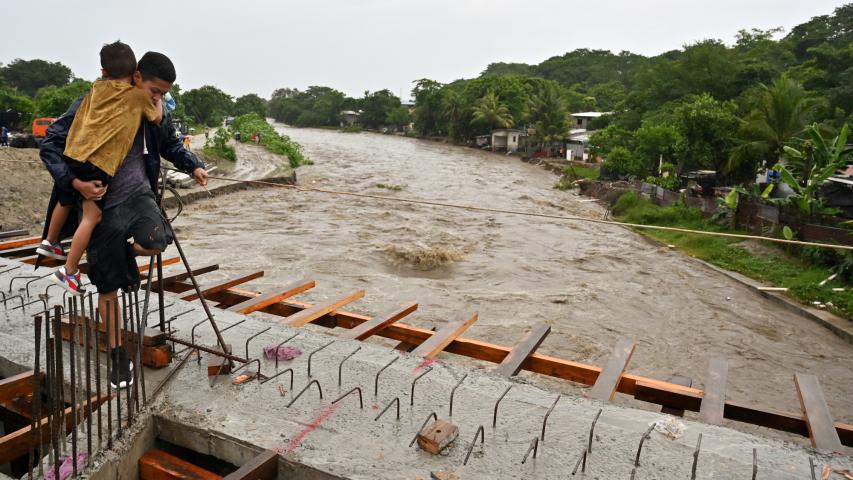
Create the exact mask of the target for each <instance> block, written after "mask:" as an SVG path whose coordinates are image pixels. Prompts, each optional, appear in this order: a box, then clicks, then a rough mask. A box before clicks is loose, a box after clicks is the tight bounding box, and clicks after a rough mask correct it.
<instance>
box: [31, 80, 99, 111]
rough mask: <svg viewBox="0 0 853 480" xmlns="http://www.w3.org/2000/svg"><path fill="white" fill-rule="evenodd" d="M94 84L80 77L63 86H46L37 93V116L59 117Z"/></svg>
mask: <svg viewBox="0 0 853 480" xmlns="http://www.w3.org/2000/svg"><path fill="white" fill-rule="evenodd" d="M91 88H92V84H91V83H89V82H87V81H86V80H80V79H79V78H78V79H76V80H74V81H73V82H71V83H69V84H66V85H63V86H61V87H54V86H50V87H44V88H42V89H41V90H39V91H38V93H36V96H35V98H34V99H33V101H34V103H35V116H36V117H58V116H60V115H62V114H63V113H65V112H66V111H67V110H68V107H70V106H71V104H72V103H74V100H77V99H78V98H79V97H81V96H83V95H84V94H86V93H88V92H89V90H90V89H91Z"/></svg>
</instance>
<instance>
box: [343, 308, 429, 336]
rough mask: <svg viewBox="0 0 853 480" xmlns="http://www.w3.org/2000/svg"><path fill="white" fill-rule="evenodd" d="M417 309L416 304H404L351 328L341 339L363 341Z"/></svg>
mask: <svg viewBox="0 0 853 480" xmlns="http://www.w3.org/2000/svg"><path fill="white" fill-rule="evenodd" d="M417 309H418V304H417V303H415V302H408V303H404V304H403V305H402V306H400V307H394V308H392V309H390V310H388V311H385V312H382V313H380V314H379V315H377V316H375V317H373V318H372V319H370V320H369V321H367V322H364V323H362V324H361V325H359V326H357V327H355V328H351V329H349V330H347V331H346V332H344V333H342V334H341V337H342V338H351V339H355V340H364V339H365V338H368V337H370V336H371V335H373V334H374V333H376V332H378V331H380V330H382V329H383V328H385V327H387V326H388V325H391V324H392V323H395V322H397V321H398V320H400V319H401V318H403V317H405V316H406V315H409V314H410V313H412V312H414V311H415V310H417Z"/></svg>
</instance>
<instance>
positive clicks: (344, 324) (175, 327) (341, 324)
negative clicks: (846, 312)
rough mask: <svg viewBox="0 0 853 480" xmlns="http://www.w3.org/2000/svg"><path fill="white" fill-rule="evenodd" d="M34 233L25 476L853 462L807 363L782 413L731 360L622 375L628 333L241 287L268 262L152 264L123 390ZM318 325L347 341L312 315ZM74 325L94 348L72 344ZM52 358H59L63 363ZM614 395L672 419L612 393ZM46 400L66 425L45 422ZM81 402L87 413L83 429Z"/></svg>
mask: <svg viewBox="0 0 853 480" xmlns="http://www.w3.org/2000/svg"><path fill="white" fill-rule="evenodd" d="M35 241H37V240H36V239H25V240H19V241H16V242H15V243H13V242H7V243H5V244H0V249H2V250H1V251H0V256H2V257H3V258H0V289H2V291H3V303H4V305H3V306H2V307H0V309H1V310H0V312H2V315H0V325H3V326H4V327H5V328H3V330H2V332H0V345H2V350H1V351H2V354H0V375H2V377H4V378H5V380H2V383H0V404H2V407H3V409H4V412H5V415H6V416H5V417H4V418H12V417H13V416H14V415H17V416H18V417H16V418H17V420H18V422H19V423H21V422H23V423H25V424H26V423H27V422H28V423H29V427H21V428H20V429H18V430H16V431H15V432H10V431H9V429H8V428H7V429H5V430H4V432H3V433H4V435H5V436H4V437H3V438H2V440H0V445H2V448H0V453H2V452H12V451H15V452H26V454H24V455H18V456H16V457H14V458H10V459H7V460H6V461H9V460H12V461H13V462H17V466H16V467H15V468H16V469H17V470H14V469H13V468H12V466H11V464H10V466H9V467H10V468H9V470H8V471H9V472H10V473H12V472H13V470H14V473H16V476H18V477H20V476H21V475H23V476H26V475H27V474H28V472H27V473H24V472H23V470H21V462H22V460H21V458H22V457H23V458H24V463H23V464H24V466H25V467H28V465H27V461H26V457H27V456H28V455H30V456H32V457H33V458H42V459H43V464H42V466H41V471H43V472H45V471H47V470H50V469H52V468H53V464H51V463H49V462H50V456H51V455H52V456H54V457H57V456H61V454H62V452H67V453H68V454H73V453H74V452H75V449H76V452H85V453H91V454H92V456H91V458H90V459H88V461H87V463H86V464H81V468H80V472H78V473H81V472H83V471H85V473H86V474H87V475H89V476H90V477H91V478H105V479H106V478H161V477H159V476H158V475H160V474H162V473H163V472H166V471H169V470H170V469H185V470H182V471H183V474H185V475H186V477H185V478H319V479H326V478H388V479H401V478H430V476H431V475H434V476H435V478H454V477H453V476H452V475H456V476H458V478H543V479H546V478H567V477H571V476H576V477H578V478H626V479H627V478H638V479H641V478H774V479H803V478H812V477H814V476H820V472H821V469H822V468H823V467H824V466H829V467H830V468H831V469H834V470H838V471H843V470H845V469H851V468H853V460H851V458H850V457H849V456H848V455H849V449H848V448H847V447H849V446H850V445H853V426H850V425H846V424H840V423H837V422H836V423H834V422H833V421H832V418H831V416H830V413H829V411H828V409H827V408H826V405H825V402H823V401H822V394H821V392H820V387H819V385H817V384H816V381H815V380H814V378H813V377H812V376H810V375H807V374H799V375H797V377H796V380H797V385H798V388H799V394H800V398H801V401H802V403H803V411H802V412H799V413H783V412H776V411H773V410H771V409H767V408H760V407H756V406H749V405H743V404H738V403H735V402H731V401H727V400H726V398H725V384H726V375H727V368H726V363H725V360H724V359H712V361H711V362H710V365H709V380H708V381H706V385H707V387H706V389H705V391H702V390H699V389H695V388H691V387H686V386H682V385H678V384H675V383H670V382H663V381H659V380H654V379H649V378H644V377H640V376H636V375H631V374H627V373H625V370H626V369H627V367H628V365H629V362H630V358H631V355H632V353H633V351H634V348H635V345H634V342H633V341H631V340H630V339H625V340H623V341H621V342H619V344H617V345H616V346H614V351H613V354H612V355H611V357H610V359H609V360H608V362H607V363H606V364H605V365H604V366H602V367H601V368H599V367H596V366H591V365H583V364H579V363H575V362H571V361H568V360H563V359H558V358H554V357H548V356H544V355H540V354H537V353H535V350H536V348H537V347H538V345H539V344H540V343H541V342H542V341H543V340H544V339H545V338H546V336H547V335H548V332H549V328H548V327H546V326H539V327H536V328H534V329H532V330H531V331H530V332H528V334H527V335H526V336H525V337H524V338H522V339H520V341H519V343H518V344H517V345H515V346H513V347H505V346H500V345H493V344H488V343H484V342H479V341H476V340H470V339H465V338H464V337H462V336H461V335H462V333H463V332H464V331H465V329H466V328H468V327H469V326H470V325H471V324H473V323H474V322H475V321H476V320H477V314H476V312H465V313H464V314H463V315H461V316H460V317H459V318H458V319H457V320H455V321H452V322H450V323H448V325H447V326H446V327H445V328H442V329H440V330H439V331H437V332H432V331H429V330H423V329H419V328H415V327H411V326H408V325H405V324H404V323H401V322H400V320H401V319H404V317H406V316H407V315H409V314H411V313H412V312H414V311H415V310H416V309H417V304H416V303H414V302H411V303H405V304H401V305H396V306H390V307H391V308H389V310H388V311H386V312H379V313H378V314H377V315H376V316H374V317H367V316H363V315H357V314H354V313H351V312H347V311H346V310H344V309H343V308H344V306H345V305H347V304H349V303H351V302H354V301H357V300H358V299H359V298H361V297H362V296H363V295H365V292H364V291H363V290H354V291H352V292H348V293H345V294H343V295H338V296H333V297H331V299H330V300H329V301H327V302H322V303H318V304H313V305H312V304H306V303H303V302H299V301H297V300H295V299H294V298H292V297H294V296H296V295H298V294H299V293H301V292H303V291H305V290H307V289H310V288H314V287H315V286H316V285H315V282H314V281H313V280H311V279H304V280H297V281H294V282H292V283H290V284H288V285H285V286H282V287H280V288H276V289H274V290H270V291H265V292H254V291H252V289H251V286H250V284H249V285H246V286H243V285H242V284H245V283H247V282H250V281H251V280H253V279H256V278H259V277H260V276H262V275H263V272H250V273H248V274H246V275H244V276H241V277H240V278H235V279H231V280H228V281H225V282H220V283H217V284H204V280H203V276H202V275H203V273H205V272H209V271H212V270H215V269H216V268H218V266H216V265H209V266H202V267H197V268H193V270H192V271H193V273H194V274H195V275H196V276H200V278H199V280H198V283H201V284H203V286H201V287H199V288H198V289H197V288H196V287H195V286H194V283H195V282H196V280H195V276H192V275H190V274H189V273H188V272H187V271H186V269H184V268H183V266H181V265H180V264H178V259H165V260H162V261H160V262H159V265H153V266H154V267H162V266H167V265H173V266H172V267H171V269H173V270H174V272H173V273H171V274H163V273H162V268H156V270H160V271H161V273H160V275H159V276H155V275H154V270H155V268H151V267H152V265H151V264H145V265H142V266H141V267H140V270H141V271H143V273H144V274H145V275H146V278H147V276H148V274H149V273H150V274H151V275H150V276H151V277H152V281H151V282H150V288H151V292H152V293H151V294H150V296H149V297H148V300H147V302H148V305H149V307H148V308H147V309H146V295H145V291H144V290H142V291H140V292H138V293H137V294H136V295H129V296H125V297H124V299H123V302H122V307H123V308H122V312H123V317H124V318H123V320H124V321H125V324H126V325H128V328H127V329H126V338H127V341H128V344H129V346H130V347H131V351H132V353H133V354H134V355H136V354H137V352H136V350H135V349H134V348H132V347H133V346H134V339H136V338H140V339H142V341H141V342H140V343H141V344H142V348H140V349H139V350H138V357H137V358H139V359H140V360H141V361H142V363H143V364H144V365H147V367H146V368H139V369H135V374H136V375H137V384H136V388H134V389H131V390H130V392H129V394H128V392H126V391H122V392H121V393H119V394H118V395H116V392H107V391H106V387H105V386H102V387H100V388H99V387H98V386H99V385H101V383H103V382H104V380H105V378H106V372H107V368H109V366H108V365H104V364H102V360H103V359H104V356H105V355H103V354H100V355H99V354H97V353H96V352H97V350H96V349H95V348H91V349H89V348H85V346H86V345H90V346H94V345H96V344H97V343H98V339H99V338H100V341H103V336H104V334H105V333H107V332H106V331H105V330H104V327H103V324H102V323H101V324H97V323H92V322H91V321H90V319H91V317H92V315H91V310H92V308H91V307H90V303H89V302H90V301H91V298H90V297H87V298H86V299H84V301H83V302H81V304H79V305H78V306H76V307H75V305H73V304H72V305H71V306H67V305H68V304H67V303H66V301H67V298H65V297H64V296H63V295H61V292H60V291H59V290H58V289H56V288H54V289H51V287H50V285H52V284H51V283H50V282H49V280H48V279H47V278H45V275H46V274H48V270H45V269H40V270H37V271H34V270H33V267H32V266H31V265H30V263H31V262H32V261H33V258H32V251H31V249H33V248H34V247H35V243H34V242H35ZM154 278H156V281H154ZM145 285H146V283H145V282H143V287H144V286H145ZM321 287H322V286H321ZM199 294H201V296H202V297H204V298H205V299H207V302H208V305H207V306H204V307H203V306H201V305H200V304H199V302H198V297H199ZM92 304H94V302H93V303H92ZM57 306H59V308H60V311H58V312H57V311H56V308H57ZM62 308H64V309H65V311H62ZM206 309H209V310H210V316H208V313H207V312H206ZM146 310H147V311H146ZM254 312H262V313H261V314H255V313H254ZM264 314H266V315H264ZM35 318H40V320H41V322H42V323H41V328H42V336H44V334H45V332H44V330H47V329H49V326H50V328H52V330H51V331H52V332H54V337H53V338H51V339H50V340H54V341H50V340H45V341H43V342H41V346H40V347H39V348H38V349H36V345H37V341H36V338H37V337H36V335H34V325H35V324H34V322H35ZM57 320H58V322H57ZM309 323H312V324H315V325H320V326H325V327H333V328H335V330H332V331H331V333H335V334H337V335H327V334H326V333H323V332H320V331H317V329H306V328H303V327H304V326H305V325H307V324H309ZM145 324H147V325H150V327H146V326H145ZM75 325H78V326H81V327H82V328H75V327H74V326H75ZM134 325H137V326H136V327H134ZM157 327H162V330H161V329H160V328H157ZM137 331H141V332H143V333H142V335H138V336H137V335H136V333H135V332H137ZM339 331H340V332H339ZM75 333H76V335H77V336H78V337H77V341H78V343H79V344H82V345H83V347H84V348H80V346H77V347H76V350H75V349H73V348H72V345H73V343H74V342H72V341H70V340H71V339H72V337H73V336H74V335H75ZM113 333H114V332H113ZM371 335H381V336H384V337H386V338H391V339H394V340H398V341H400V342H402V343H401V345H400V346H398V349H397V350H394V349H389V348H385V347H381V346H377V345H373V344H370V343H364V342H362V340H364V339H366V338H369V337H370V336H371ZM48 336H49V334H48ZM57 336H63V337H65V338H66V340H65V341H55V338H56V337H57ZM38 338H41V337H38ZM45 338H46V337H45ZM87 338H88V339H89V341H87ZM222 344H225V348H222ZM48 346H50V347H52V348H53V350H50V349H48V348H46V347H48ZM284 346H289V347H295V348H294V349H291V350H290V352H291V354H296V352H301V354H298V355H296V356H295V358H293V359H291V360H284V359H281V360H276V359H268V358H267V357H266V356H265V355H264V350H265V349H266V350H267V351H272V352H273V355H274V356H276V357H277V356H278V352H279V349H280V348H279V347H284ZM224 351H229V352H230V354H224V353H223V352H224ZM402 351H410V353H404V352H402ZM36 352H38V355H36ZM50 352H52V353H50ZM442 352H452V353H455V354H460V355H465V356H469V357H472V358H476V359H480V360H486V361H489V362H492V363H494V364H496V365H495V367H494V368H492V369H488V370H485V371H484V370H481V369H473V368H466V367H463V366H458V365H453V364H447V363H443V362H442V361H441V360H440V358H437V357H438V356H439V355H440V354H441V353H442ZM57 354H58V356H57ZM87 354H88V355H87ZM37 359H38V360H37ZM60 359H61V360H60ZM49 365H54V366H59V369H58V370H55V371H54V372H53V373H51V372H50V371H49V368H47V367H48V366H49ZM73 366H76V367H77V368H76V371H74V370H73ZM522 369H524V370H529V371H534V372H537V373H540V374H544V375H551V376H554V377H558V378H563V379H566V380H570V381H574V382H579V383H582V384H587V385H591V386H592V388H591V389H590V390H589V392H588V397H589V398H583V397H576V396H565V395H559V394H558V393H555V392H548V391H544V390H542V389H540V388H536V387H533V386H530V385H527V384H525V383H523V382H522V381H519V380H518V379H516V378H514V376H515V374H516V373H518V372H519V371H520V370H522ZM42 371H44V373H41V372H42ZM56 371H58V372H60V373H61V375H57V374H56ZM45 377H47V378H45ZM51 377H52V378H53V382H52V383H51V380H50V378H51ZM60 377H61V378H62V379H63V380H64V383H62V382H59V383H58V380H57V379H58V378H60ZM95 377H98V378H95ZM43 379H44V380H43ZM89 383H93V384H94V387H89V386H88V384H89ZM51 385H53V391H52V392H48V393H55V392H57V391H62V390H64V392H63V393H64V395H61V396H58V395H45V393H46V391H48V390H50V389H51V388H52V387H51ZM74 387H77V388H76V389H75V388H74ZM34 392H36V393H37V395H34V394H33V393H34ZM617 392H621V393H622V394H628V395H633V396H634V397H635V398H637V399H640V400H645V401H648V402H652V403H657V404H659V405H661V406H663V407H664V409H665V411H666V412H668V413H656V412H649V411H642V410H635V409H629V408H623V407H619V406H614V405H611V404H608V402H609V400H610V399H612V398H613V396H614V395H615V394H616V393H617ZM84 399H91V400H92V403H91V404H90V403H87V402H86V401H85V400H84ZM51 402H52V404H53V405H54V407H56V408H54V409H53V410H51V411H50V412H53V413H52V414H51V413H50V412H49V411H48V410H49V409H48V408H47V405H49V404H51ZM71 405H74V406H76V407H77V408H74V409H73V410H72V409H71V408H72V407H71ZM90 405H91V412H92V413H91V415H89V411H90ZM40 407H41V408H40ZM684 410H693V411H699V412H700V417H701V418H702V420H703V422H696V421H689V420H684V419H680V418H679V417H678V415H679V414H681V413H683V411H684ZM46 413H47V414H49V415H48V418H47V419H46V420H52V419H57V421H36V420H38V419H41V418H43V417H45V415H43V414H46ZM78 413H82V414H84V415H80V417H79V419H80V422H81V423H80V426H79V427H76V428H75V427H74V422H73V421H72V420H71V419H73V418H74V417H75V416H76V415H77V414H78ZM50 415H53V416H50ZM723 418H729V419H734V420H739V421H744V422H748V423H752V424H756V425H762V426H766V427H769V428H775V429H778V430H784V431H788V432H792V433H797V434H802V435H807V436H808V437H809V438H810V439H811V440H812V443H813V445H814V447H815V448H804V447H802V446H799V445H795V444H793V443H785V442H781V441H777V440H772V439H768V438H763V437H760V436H756V435H750V434H746V433H742V432H739V431H735V430H732V429H729V428H724V427H721V426H719V423H720V422H721V421H722V419H723ZM437 419H440V420H445V421H449V422H451V423H452V424H453V425H455V426H456V427H458V434H459V436H458V437H457V438H456V440H455V441H454V442H453V443H451V444H450V446H449V447H447V448H446V449H444V450H443V451H442V453H441V454H439V455H433V454H431V453H428V452H425V451H424V450H422V449H420V448H418V443H417V442H416V437H417V435H418V434H419V433H420V432H422V431H425V430H426V429H428V428H429V426H430V425H431V424H433V423H434V421H435V420H437ZM90 421H91V424H90ZM659 421H660V424H659V428H658V429H656V428H655V427H654V425H655V422H659ZM63 422H64V425H65V426H66V429H65V430H61V429H60V428H59V425H60V424H62V423H63ZM678 422H681V424H683V426H684V429H683V430H678V428H677V427H679V426H680V425H679V423H678ZM12 424H14V422H6V421H4V426H6V425H12ZM39 426H41V427H42V429H39ZM480 427H482V429H480ZM28 428H29V430H28ZM667 428H669V430H667ZM673 428H675V430H674V431H673V430H672V429H673ZM661 431H666V432H669V434H670V435H666V434H664V433H660V432H661ZM27 432H32V435H30V434H28V433H27ZM47 434H49V435H47ZM66 434H67V435H66ZM10 437H12V438H10ZM48 437H49V438H48ZM31 438H41V439H42V440H41V441H31V440H30V439H31ZM75 441H76V444H75V443H74V442H75ZM75 445H76V446H75ZM13 447H14V448H17V450H14V449H13ZM30 452H32V453H30ZM48 452H51V453H50V454H49V453H48ZM839 453H840V454H839ZM7 456H9V454H8V453H7ZM4 458H5V457H4ZM2 463H5V462H2ZM26 469H27V468H25V470H26ZM810 469H811V472H810ZM34 470H35V473H34V474H36V475H37V474H38V471H39V467H35V469H34ZM839 478H840V477H839Z"/></svg>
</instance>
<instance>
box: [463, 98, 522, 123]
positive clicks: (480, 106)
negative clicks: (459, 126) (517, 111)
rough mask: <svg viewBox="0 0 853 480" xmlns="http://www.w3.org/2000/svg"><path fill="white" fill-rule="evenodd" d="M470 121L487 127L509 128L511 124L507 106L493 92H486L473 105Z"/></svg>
mask: <svg viewBox="0 0 853 480" xmlns="http://www.w3.org/2000/svg"><path fill="white" fill-rule="evenodd" d="M472 113H473V115H472V119H471V121H472V122H473V123H478V124H480V125H484V126H486V127H487V128H488V129H490V130H491V129H494V128H509V127H511V126H512V125H513V118H512V114H511V113H509V107H507V106H506V105H505V104H503V103H501V101H500V99H499V98H498V96H497V95H496V94H495V92H488V93H486V95H485V96H484V97H483V98H481V99H480V100H478V101H477V103H476V104H475V105H474V109H473V112H472Z"/></svg>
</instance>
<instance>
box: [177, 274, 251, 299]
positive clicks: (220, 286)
mask: <svg viewBox="0 0 853 480" xmlns="http://www.w3.org/2000/svg"><path fill="white" fill-rule="evenodd" d="M263 276H264V272H263V270H261V271H259V272H254V273H250V274H248V275H244V276H242V277H239V278H232V279H230V280H226V281H224V282H220V283H217V284H216V285H211V286H209V287H207V288H205V289H203V290H202V291H201V294H202V296H206V295H210V294H211V293H216V292H221V291H222V290H228V289H229V288H231V287H234V286H237V285H240V284H242V283H246V282H248V281H249V280H254V279H256V278H260V277H263ZM197 298H198V295H197V294H195V293H193V294H191V295H187V296H185V297H181V300H186V301H188V302H190V301H192V300H195V299H197Z"/></svg>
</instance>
